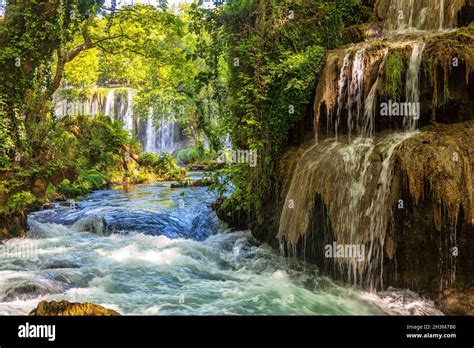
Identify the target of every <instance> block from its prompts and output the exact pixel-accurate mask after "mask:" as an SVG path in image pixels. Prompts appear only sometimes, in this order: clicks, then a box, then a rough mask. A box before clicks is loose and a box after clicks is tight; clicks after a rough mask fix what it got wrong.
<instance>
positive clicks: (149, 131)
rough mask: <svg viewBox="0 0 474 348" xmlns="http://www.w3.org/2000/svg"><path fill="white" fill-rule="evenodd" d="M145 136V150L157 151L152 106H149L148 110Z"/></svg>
mask: <svg viewBox="0 0 474 348" xmlns="http://www.w3.org/2000/svg"><path fill="white" fill-rule="evenodd" d="M145 136H146V138H145V152H158V151H157V149H156V129H155V126H154V125H153V108H150V109H149V112H148V118H147V121H146V135H145Z"/></svg>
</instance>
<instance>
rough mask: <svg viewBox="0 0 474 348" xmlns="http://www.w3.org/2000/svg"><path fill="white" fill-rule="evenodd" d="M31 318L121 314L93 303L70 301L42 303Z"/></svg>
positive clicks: (32, 312) (31, 313) (32, 313)
mask: <svg viewBox="0 0 474 348" xmlns="http://www.w3.org/2000/svg"><path fill="white" fill-rule="evenodd" d="M29 315H31V316H75V317H103V316H119V315H120V313H118V312H116V311H114V310H112V309H107V308H104V307H102V306H99V305H96V304H93V303H88V302H86V303H71V302H68V301H59V302H57V301H51V302H48V301H41V302H40V303H38V306H37V307H36V308H35V309H33V310H32V311H31V312H30V314H29Z"/></svg>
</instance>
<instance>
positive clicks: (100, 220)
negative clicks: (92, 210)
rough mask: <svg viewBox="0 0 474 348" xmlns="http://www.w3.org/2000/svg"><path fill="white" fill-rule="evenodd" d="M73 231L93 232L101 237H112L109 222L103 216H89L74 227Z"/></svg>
mask: <svg viewBox="0 0 474 348" xmlns="http://www.w3.org/2000/svg"><path fill="white" fill-rule="evenodd" d="M72 229H73V230H75V231H78V232H91V233H94V234H97V235H99V236H110V234H111V231H110V229H109V228H108V224H107V221H106V220H105V218H104V217H103V216H99V215H89V216H86V217H84V218H82V219H80V220H79V221H77V222H76V223H75V224H74V225H72Z"/></svg>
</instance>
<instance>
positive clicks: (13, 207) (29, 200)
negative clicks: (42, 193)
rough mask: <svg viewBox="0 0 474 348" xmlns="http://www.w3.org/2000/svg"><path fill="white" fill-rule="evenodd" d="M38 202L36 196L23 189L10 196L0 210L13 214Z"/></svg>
mask: <svg viewBox="0 0 474 348" xmlns="http://www.w3.org/2000/svg"><path fill="white" fill-rule="evenodd" d="M36 202H37V199H36V197H35V196H34V195H33V194H32V193H31V192H28V191H21V192H18V193H15V194H14V195H12V196H10V197H9V199H8V200H7V202H6V204H5V205H4V206H1V207H0V212H2V213H4V214H11V213H15V212H18V211H22V210H23V209H25V208H26V207H29V206H31V205H33V204H35V203H36Z"/></svg>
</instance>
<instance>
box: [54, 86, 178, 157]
mask: <svg viewBox="0 0 474 348" xmlns="http://www.w3.org/2000/svg"><path fill="white" fill-rule="evenodd" d="M133 97H134V91H133V90H130V89H123V88H120V89H117V88H111V89H104V88H97V89H96V90H95V92H94V93H93V94H92V96H91V97H90V98H89V99H88V100H86V101H85V102H83V103H80V102H74V103H69V102H67V101H66V100H61V99H60V98H59V97H58V96H57V95H55V98H54V106H55V113H56V115H57V116H58V117H62V116H66V115H80V114H86V115H90V116H96V115H99V114H100V113H103V114H105V115H107V116H109V117H111V118H113V119H114V120H118V121H120V122H122V123H123V127H124V129H126V130H127V131H129V132H133V133H134V134H136V135H137V136H138V138H139V139H140V140H141V142H142V144H143V148H144V151H147V152H156V153H160V152H163V151H167V152H169V153H173V152H174V151H176V150H178V149H180V148H183V147H184V146H186V144H187V139H186V137H184V136H183V134H182V132H181V128H180V126H179V125H178V124H177V123H176V122H175V121H174V120H171V119H170V120H161V121H160V122H159V124H158V125H156V127H155V125H154V124H153V117H152V109H151V108H150V109H149V110H150V112H149V114H148V115H146V117H140V115H137V117H134V114H133Z"/></svg>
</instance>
